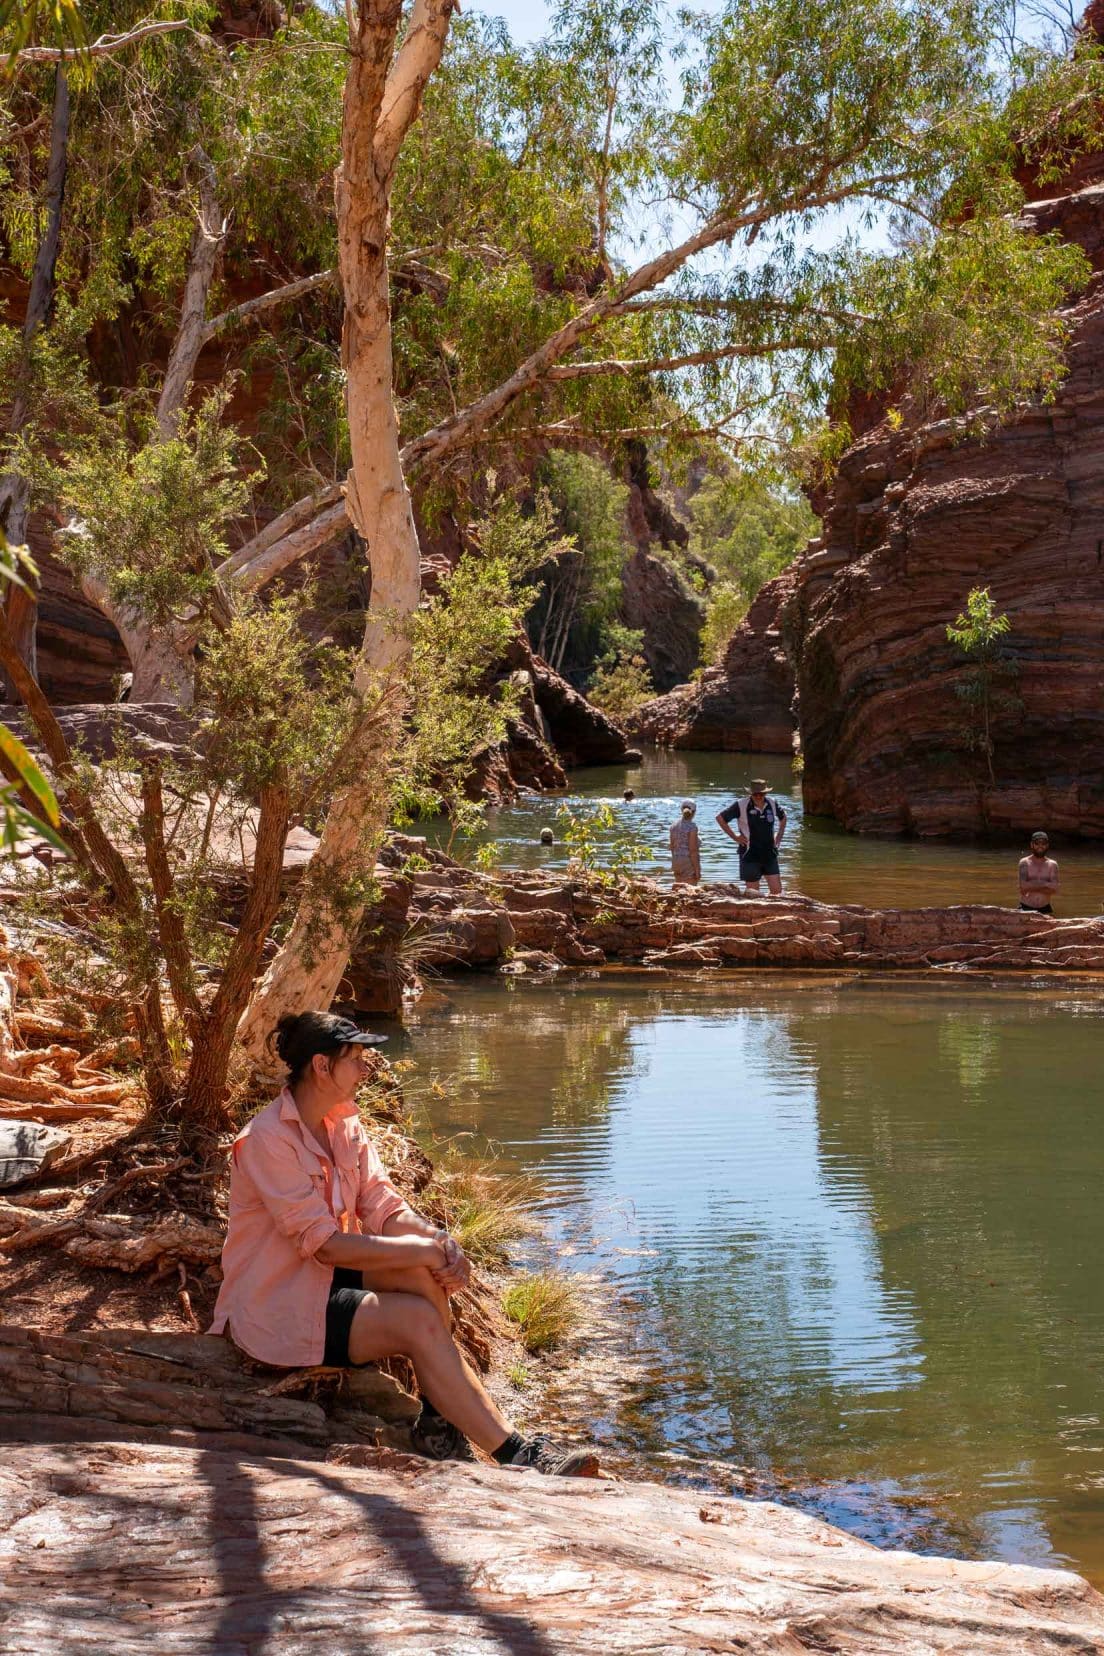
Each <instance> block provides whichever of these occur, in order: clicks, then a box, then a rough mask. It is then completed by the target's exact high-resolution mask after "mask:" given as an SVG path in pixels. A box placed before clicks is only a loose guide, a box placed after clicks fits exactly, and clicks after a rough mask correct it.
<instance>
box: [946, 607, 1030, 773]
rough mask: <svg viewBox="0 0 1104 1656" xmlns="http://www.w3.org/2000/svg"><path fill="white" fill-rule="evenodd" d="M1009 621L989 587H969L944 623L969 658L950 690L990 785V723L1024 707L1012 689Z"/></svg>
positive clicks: (1014, 676) (968, 742) (966, 736)
mask: <svg viewBox="0 0 1104 1656" xmlns="http://www.w3.org/2000/svg"><path fill="white" fill-rule="evenodd" d="M1011 625H1012V623H1011V622H1010V621H1009V619H1008V616H1007V615H1003V614H1001V613H999V612H998V610H997V607H996V604H995V602H994V600H993V595H992V593H991V592H990V591H989V588H988V587H974V588H972V590H971V591H970V593H969V596H968V597H967V599H966V608H965V610H964V611H963V612H962V614H961V615H959V616H958V617H957V618H956V619H955V621H954V623H953V624H952V625H950V626H948V628H947V638H948V641H949V642H950V643H951V644H953V645H954V646H955V648H956V650H958V651H959V653H960V655H962V656H963V657H964V658H965V659H966V662H967V663H968V665H967V667H966V669H965V671H964V673H963V676H962V678H961V679H960V681H959V683H957V684H956V685H955V695H956V696H957V697H958V698H959V700H960V701H961V702H963V703H964V704H965V706H966V708H967V709H968V713H969V719H968V723H967V725H966V727H965V729H964V731H963V737H964V741H965V745H966V747H967V748H970V749H973V750H975V751H977V752H980V753H981V754H983V755H984V758H985V764H986V768H987V771H988V775H989V781H990V783H991V784H995V783H996V780H997V779H996V773H995V771H994V769H993V753H994V741H993V726H994V723H995V721H996V720H997V719H998V718H999V716H1000V715H1001V714H1011V713H1016V712H1019V711H1020V710H1022V707H1023V703H1022V701H1021V700H1020V698H1019V696H1018V695H1016V694H1015V691H1014V689H1013V688H1012V686H1013V685H1014V684H1015V682H1016V680H1017V679H1018V677H1019V669H1018V668H1017V666H1016V663H1015V662H1014V661H1013V660H1012V659H1011V658H1010V657H1009V655H1008V653H1007V650H1006V647H1005V645H1004V642H1003V641H1004V639H1005V637H1006V636H1007V634H1008V633H1009V631H1010V630H1011Z"/></svg>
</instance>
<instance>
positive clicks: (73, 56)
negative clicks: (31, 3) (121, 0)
mask: <svg viewBox="0 0 1104 1656" xmlns="http://www.w3.org/2000/svg"><path fill="white" fill-rule="evenodd" d="M180 29H187V31H188V33H189V34H190V35H194V36H195V38H196V39H197V40H203V41H204V42H205V43H209V37H207V36H204V35H201V34H200V33H199V31H198V30H197V29H193V28H192V25H191V24H190V23H189V22H188V20H187V18H186V17H178V18H173V19H166V20H165V21H163V22H153V21H149V22H146V23H138V24H136V25H135V27H134V28H133V29H128V30H127V32H126V33H125V34H102V35H100V36H99V37H98V39H96V40H93V41H92V42H91V43H90V44H89V45H88V46H22V47H21V48H20V49H19V51H17V52H13V53H12V58H13V60H14V62H15V63H17V64H19V63H65V62H73V63H79V62H80V60H81V58H85V57H107V56H109V55H110V54H111V53H112V52H121V51H122V50H123V48H124V47H125V46H134V45H136V44H137V42H138V41H140V40H149V39H150V38H151V37H152V36H153V35H163V34H170V33H172V32H173V31H176V30H180Z"/></svg>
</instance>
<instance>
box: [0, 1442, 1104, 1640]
mask: <svg viewBox="0 0 1104 1656" xmlns="http://www.w3.org/2000/svg"><path fill="white" fill-rule="evenodd" d="M336 1454H337V1455H338V1456H339V1457H340V1459H341V1461H342V1462H345V1463H346V1464H340V1463H333V1462H331V1463H325V1462H319V1461H317V1460H288V1459H279V1458H274V1457H266V1456H263V1455H259V1454H250V1453H244V1454H243V1453H242V1451H241V1450H240V1449H238V1450H236V1451H232V1452H231V1451H228V1450H221V1449H219V1448H217V1447H207V1446H204V1447H203V1448H195V1447H175V1446H173V1447H170V1446H166V1445H160V1444H149V1443H134V1442H128V1443H88V1442H84V1443H82V1444H81V1448H80V1452H79V1453H76V1454H75V1453H74V1452H73V1449H72V1447H71V1446H70V1445H69V1444H66V1443H61V1444H57V1443H47V1444H43V1443H37V1444H36V1443H32V1444H29V1445H25V1446H23V1447H21V1449H20V1453H19V1455H18V1457H15V1456H13V1457H11V1458H10V1459H9V1461H8V1463H7V1464H6V1465H5V1466H4V1468H3V1470H2V1471H0V1570H2V1571H3V1573H4V1575H5V1576H6V1577H7V1578H8V1579H9V1580H12V1581H17V1582H18V1583H19V1592H18V1593H13V1594H11V1595H9V1598H8V1602H7V1604H6V1605H5V1608H4V1623H3V1629H4V1631H3V1639H4V1645H5V1648H6V1649H8V1650H10V1651H12V1652H25V1653H30V1652H34V1653H35V1656H70V1653H71V1652H73V1651H74V1650H76V1649H77V1648H79V1649H80V1651H81V1652H82V1656H138V1653H139V1652H140V1653H142V1656H145V1652H147V1651H149V1650H155V1651H157V1652H158V1656H194V1653H196V1652H198V1651H200V1650H203V1651H211V1652H216V1653H220V1656H221V1653H226V1656H229V1653H230V1652H244V1651H257V1652H260V1651H262V1650H263V1651H271V1652H274V1653H275V1652H281V1653H287V1656H292V1653H294V1656H333V1652H335V1651H340V1652H348V1653H350V1656H353V1653H357V1656H359V1653H361V1652H368V1651H369V1650H372V1651H375V1650H377V1649H379V1650H382V1649H384V1648H386V1650H387V1651H388V1652H389V1656H459V1653H461V1652H463V1653H464V1656H627V1653H629V1652H644V1651H649V1652H655V1653H656V1656H658V1653H660V1652H662V1653H663V1656H704V1653H705V1652H709V1651H712V1652H731V1653H736V1652H743V1653H744V1656H813V1653H815V1652H823V1653H825V1656H827V1653H828V1652H832V1653H834V1656H920V1653H921V1652H922V1653H924V1656H952V1653H953V1656H967V1653H968V1656H1028V1653H1030V1656H1099V1653H1100V1650H1101V1648H1102V1642H1104V1601H1102V1600H1101V1598H1100V1596H1099V1594H1097V1593H1095V1592H1094V1591H1093V1590H1092V1589H1091V1588H1090V1587H1089V1586H1088V1585H1087V1584H1086V1583H1085V1582H1084V1581H1082V1580H1080V1578H1079V1577H1077V1576H1074V1575H1070V1574H1067V1573H1065V1572H1061V1571H1057V1570H1034V1569H1028V1568H1025V1567H1023V1566H1018V1565H1006V1564H977V1563H963V1562H959V1561H950V1560H947V1559H941V1558H919V1557H916V1556H914V1555H912V1554H908V1553H892V1552H880V1551H878V1550H877V1549H876V1548H874V1547H871V1546H867V1545H866V1544H865V1543H863V1542H861V1541H857V1540H855V1539H854V1538H853V1537H851V1536H848V1535H845V1534H843V1532H842V1531H840V1530H835V1529H832V1528H830V1527H829V1526H828V1525H827V1524H824V1523H821V1522H819V1521H817V1520H815V1519H813V1518H809V1517H806V1516H805V1515H803V1514H801V1513H797V1512H794V1511H792V1510H788V1509H786V1508H783V1507H779V1506H776V1505H774V1504H773V1503H771V1502H766V1501H762V1502H746V1501H740V1500H719V1499H709V1498H703V1496H702V1495H701V1494H699V1493H694V1492H692V1491H686V1490H674V1489H663V1488H660V1487H658V1486H655V1485H648V1484H613V1483H608V1482H607V1483H598V1482H594V1481H591V1480H589V1479H560V1478H541V1477H540V1476H539V1475H538V1474H537V1473H530V1472H525V1473H517V1472H509V1471H503V1470H501V1469H499V1468H492V1467H485V1466H474V1467H464V1466H457V1465H448V1464H443V1465H435V1464H433V1463H432V1462H428V1461H418V1460H416V1459H415V1458H414V1457H412V1456H407V1455H394V1454H388V1453H385V1452H380V1451H373V1450H370V1449H349V1450H339V1451H336ZM349 1461H353V1462H355V1463H357V1464H347V1463H348V1462H349ZM77 1630H79V1639H78V1636H77Z"/></svg>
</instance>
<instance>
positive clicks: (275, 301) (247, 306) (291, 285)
mask: <svg viewBox="0 0 1104 1656" xmlns="http://www.w3.org/2000/svg"><path fill="white" fill-rule="evenodd" d="M336 281H337V267H336V265H335V266H334V268H333V269H332V270H320V271H318V272H317V273H316V274H315V275H314V276H301V277H300V278H299V279H298V281H295V282H285V284H284V286H283V287H278V288H273V289H272V290H271V292H269V293H262V294H260V295H259V297H258V298H256V299H246V300H245V301H244V302H243V303H242V304H240V305H234V306H233V307H232V308H231V309H230V310H226V311H223V312H222V313H221V315H219V316H213V317H212V318H211V320H210V321H209V322H207V323H206V324H205V325H204V328H203V338H202V341H201V343H202V344H203V345H209V344H210V342H211V340H212V339H214V338H216V336H217V335H218V334H220V333H224V332H225V331H226V330H227V329H228V328H237V327H239V326H240V325H241V324H242V323H243V322H251V321H252V320H253V318H254V317H255V316H259V315H260V314H261V312H262V311H266V310H271V309H272V308H273V307H274V306H276V305H287V304H290V303H291V301H292V300H293V299H301V298H302V297H303V295H304V294H306V293H313V292H314V290H315V288H320V287H329V286H330V285H331V283H334V282H336Z"/></svg>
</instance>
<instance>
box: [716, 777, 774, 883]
mask: <svg viewBox="0 0 1104 1656" xmlns="http://www.w3.org/2000/svg"><path fill="white" fill-rule="evenodd" d="M770 791H771V787H770V783H769V782H764V781H763V779H762V777H756V778H755V779H754V780H753V782H752V784H751V797H750V798H749V799H734V800H733V801H732V804H731V805H726V806H725V808H724V810H723V811H719V812H718V813H717V825H718V827H720V828H723V829H724V832H725V833H726V834H727V835H728V837H729V839H730V840H735V842H736V844H737V845H738V846H739V847H740V878H741V880H743V882H744V893H745V895H746V896H748V897H758V895H759V881H760V880H761V879H763V878H764V876H765V877H766V881H767V890H768V891H769V892H770V894H771V896H772V897H778V896H779V895H780V894H781V891H782V877H781V874H780V873H779V870H778V847H779V846H780V845H781V844H782V835H783V834H784V833H785V832H786V813H785V811H784V810H783V809H782V807H781V805H776V804H775V802H774V800H773V799H770V798H768V795H769V794H770ZM732 822H735V824H736V829H737V831H736V833H733V831H732V829H731V827H730V826H729V824H730V823H732Z"/></svg>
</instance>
